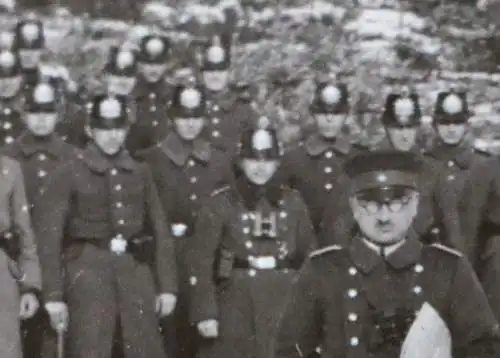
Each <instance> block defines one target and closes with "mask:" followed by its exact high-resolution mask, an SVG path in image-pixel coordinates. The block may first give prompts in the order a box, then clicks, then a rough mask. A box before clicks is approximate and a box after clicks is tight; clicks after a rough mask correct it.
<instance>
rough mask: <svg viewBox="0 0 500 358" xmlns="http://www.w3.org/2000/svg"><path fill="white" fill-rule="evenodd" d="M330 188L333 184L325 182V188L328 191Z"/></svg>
mask: <svg viewBox="0 0 500 358" xmlns="http://www.w3.org/2000/svg"><path fill="white" fill-rule="evenodd" d="M332 188H333V185H332V184H331V183H326V184H325V189H326V190H328V191H330V190H332Z"/></svg>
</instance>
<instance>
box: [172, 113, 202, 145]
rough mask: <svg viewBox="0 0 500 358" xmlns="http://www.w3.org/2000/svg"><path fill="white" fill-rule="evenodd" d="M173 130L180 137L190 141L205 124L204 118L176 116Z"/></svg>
mask: <svg viewBox="0 0 500 358" xmlns="http://www.w3.org/2000/svg"><path fill="white" fill-rule="evenodd" d="M174 125H175V130H176V131H177V133H179V135H180V136H181V138H182V139H184V140H187V141H190V140H193V139H195V138H197V137H198V136H199V135H200V133H201V131H202V130H203V127H204V126H205V119H204V118H176V119H175V120H174Z"/></svg>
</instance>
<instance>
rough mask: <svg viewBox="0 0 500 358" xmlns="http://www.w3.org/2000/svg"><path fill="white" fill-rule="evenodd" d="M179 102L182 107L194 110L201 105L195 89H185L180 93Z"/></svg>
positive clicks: (199, 96) (199, 95)
mask: <svg viewBox="0 0 500 358" xmlns="http://www.w3.org/2000/svg"><path fill="white" fill-rule="evenodd" d="M180 102H181V105H182V106H183V107H186V108H189V109H194V108H196V107H198V106H199V105H200V103H201V94H200V92H199V91H198V90H197V89H195V88H188V89H185V90H183V91H182V92H181V98H180Z"/></svg>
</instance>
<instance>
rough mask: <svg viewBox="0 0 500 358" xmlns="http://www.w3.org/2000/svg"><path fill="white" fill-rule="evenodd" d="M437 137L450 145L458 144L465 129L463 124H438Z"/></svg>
mask: <svg viewBox="0 0 500 358" xmlns="http://www.w3.org/2000/svg"><path fill="white" fill-rule="evenodd" d="M436 128H437V133H438V135H439V138H441V140H442V141H443V142H444V143H446V144H450V145H454V144H458V143H460V142H461V141H462V139H463V138H464V136H465V133H466V131H467V126H466V125H465V124H462V123H459V124H455V123H454V124H438V125H437V126H436Z"/></svg>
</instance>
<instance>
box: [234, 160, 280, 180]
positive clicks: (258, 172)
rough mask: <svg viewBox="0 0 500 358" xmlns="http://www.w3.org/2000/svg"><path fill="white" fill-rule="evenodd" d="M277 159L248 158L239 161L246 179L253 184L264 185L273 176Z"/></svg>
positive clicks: (277, 163)
mask: <svg viewBox="0 0 500 358" xmlns="http://www.w3.org/2000/svg"><path fill="white" fill-rule="evenodd" d="M278 165H279V162H278V160H273V159H249V158H244V159H242V161H241V168H242V170H243V172H244V173H245V176H246V177H247V179H248V180H249V181H250V182H251V183H253V184H255V185H264V184H266V183H267V182H268V181H269V180H271V178H272V177H273V175H274V173H276V170H277V169H278Z"/></svg>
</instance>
